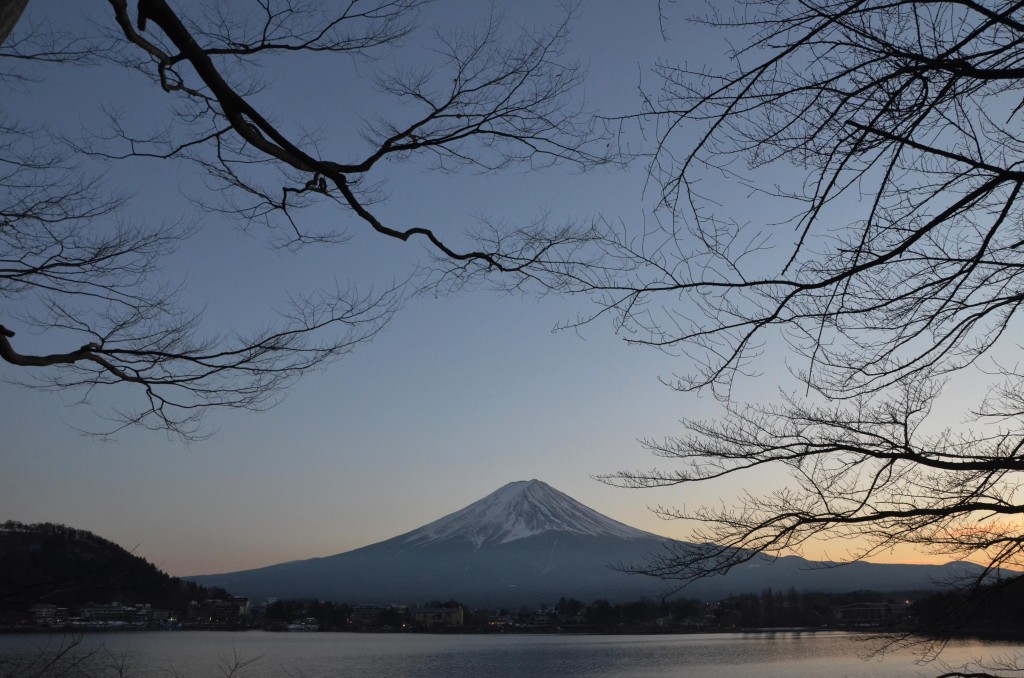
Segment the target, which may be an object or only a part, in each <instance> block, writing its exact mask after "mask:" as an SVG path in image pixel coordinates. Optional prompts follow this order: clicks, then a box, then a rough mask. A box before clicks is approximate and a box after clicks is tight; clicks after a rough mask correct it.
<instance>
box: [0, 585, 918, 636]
mask: <svg viewBox="0 0 1024 678" xmlns="http://www.w3.org/2000/svg"><path fill="white" fill-rule="evenodd" d="M912 623H913V606H912V604H911V601H909V600H899V601H896V600H891V599H881V598H880V597H879V596H877V595H872V594H870V593H868V592H859V593H851V594H812V593H805V594H797V593H796V592H795V591H790V592H788V593H786V594H782V593H779V592H772V591H771V590H770V589H769V590H765V591H764V592H762V593H761V594H744V595H739V596H731V597H730V598H728V599H726V600H721V601H716V602H703V601H698V600H677V601H658V602H655V601H651V600H644V601H635V602H631V603H619V604H614V605H613V604H611V603H609V602H608V601H607V600H596V601H593V602H592V603H591V604H589V605H587V604H584V603H582V602H581V601H578V600H575V599H572V598H564V597H563V598H561V599H560V600H559V601H558V602H557V603H556V604H555V605H554V606H550V607H549V606H548V605H540V606H539V607H537V608H530V607H527V606H523V607H521V608H520V609H518V610H513V611H510V610H506V609H489V608H480V609H474V608H469V607H466V606H464V605H462V604H460V603H459V602H457V601H454V600H451V601H448V602H443V603H442V602H439V601H431V602H429V603H427V604H425V605H422V606H421V605H356V606H349V605H345V604H336V603H332V602H329V601H309V600H305V601H304V600H290V601H280V600H274V601H268V602H265V603H261V604H256V605H254V604H252V602H251V601H250V599H249V598H245V597H234V596H228V597H222V598H215V599H210V600H204V601H192V602H190V603H189V604H188V606H187V608H186V609H184V610H181V611H173V610H167V609H163V608H155V607H153V606H151V605H149V604H148V603H133V604H122V603H118V602H111V603H88V604H86V605H81V606H78V607H70V608H69V607H63V606H59V605H56V604H49V603H40V604H36V605H32V606H31V607H29V608H28V610H27V614H26V615H25V617H24V618H23V619H22V620H21V621H20V622H17V623H15V624H13V625H8V626H7V627H5V628H6V629H7V630H31V629H36V630H53V629H72V630H105V629H106V630H122V629H123V630H132V629H138V630H143V629H175V628H187V629H208V630H225V629H236V630H238V629H266V630H271V631H293V632H298V631H307V632H309V631H349V632H417V631H419V632H435V633H436V632H441V633H445V632H448V633H506V632H511V633H696V632H713V631H736V630H742V629H746V630H751V629H766V628H804V629H819V628H820V629H825V628H836V629H864V628H874V629H897V628H907V627H908V626H909V625H911V624H912Z"/></svg>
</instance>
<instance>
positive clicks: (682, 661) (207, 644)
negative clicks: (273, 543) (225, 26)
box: [0, 631, 1024, 678]
mask: <svg viewBox="0 0 1024 678" xmlns="http://www.w3.org/2000/svg"><path fill="white" fill-rule="evenodd" d="M60 642H61V637H60V636H37V635H31V636H11V635H8V636H0V655H10V654H12V653H19V652H23V651H26V649H30V648H31V645H35V646H45V645H47V643H49V644H50V646H51V647H54V646H56V645H59V643H60ZM99 645H102V646H103V648H104V649H105V650H109V651H110V652H111V653H112V654H113V655H115V656H124V657H125V658H126V661H127V665H128V668H129V670H130V675H132V676H146V677H149V676H153V677H157V676H163V677H166V676H171V675H180V676H185V677H187V678H205V677H211V678H212V677H213V676H219V675H222V669H223V668H224V667H225V666H227V665H230V664H231V663H232V662H233V661H234V659H235V658H236V657H237V658H239V659H242V660H249V659H256V658H258V659H257V661H255V662H254V663H253V664H251V665H250V666H248V667H247V668H246V669H245V670H244V672H242V674H241V675H243V676H246V677H247V678H257V677H264V678H269V677H277V676H296V677H298V676H301V677H302V678H341V677H346V678H347V677H350V676H351V677H352V678H355V677H357V676H358V677H359V678H398V677H403V678H404V677H406V676H412V677H419V676H422V677H424V678H426V677H428V676H429V677H430V678H436V677H439V676H460V677H461V676H465V677H467V678H502V677H505V676H508V677H511V676H602V677H607V678H626V677H629V678H641V677H655V676H684V677H685V676H695V677H696V676H701V677H705V676H706V677H709V678H719V677H721V678H740V677H744V676H750V677H751V678H782V677H787V678H789V677H792V678H810V677H811V676H815V677H817V676H846V677H848V678H876V677H877V678H889V677H895V676H935V675H937V674H939V673H941V672H942V671H941V667H940V666H937V665H935V664H927V665H922V664H919V663H916V662H915V659H916V657H915V655H914V654H913V653H912V652H909V651H905V650H904V651H898V652H891V653H888V654H886V655H884V656H881V657H878V656H870V655H871V651H872V650H873V649H875V648H877V646H878V641H877V640H873V641H872V640H867V639H865V638H864V637H863V636H858V635H854V634H847V633H838V632H819V633H806V632H804V633H801V632H785V633H748V634H708V635H685V636H679V635H672V636H535V635H483V636H471V635H452V636H444V635H408V634H351V633H306V634H303V633H263V632H258V631H250V632H246V633H228V632H225V633H216V632H198V631H196V632H192V631H183V632H166V633H110V634H94V635H89V636H86V637H85V639H84V642H83V646H88V647H96V646H99ZM1019 650H1024V647H1022V646H1020V645H1014V644H1009V643H982V642H978V641H973V642H957V643H954V644H952V645H951V646H949V647H948V648H947V649H946V650H945V651H944V652H943V655H942V658H943V659H944V660H945V661H946V662H948V663H950V664H954V665H961V664H964V663H966V662H970V661H973V660H976V659H985V660H991V659H992V658H997V659H998V658H1005V657H1008V656H1012V655H1013V654H1015V653H1016V652H1017V651H1019Z"/></svg>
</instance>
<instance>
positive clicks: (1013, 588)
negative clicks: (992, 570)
mask: <svg viewBox="0 0 1024 678" xmlns="http://www.w3.org/2000/svg"><path fill="white" fill-rule="evenodd" d="M914 613H915V622H916V628H917V629H918V630H919V631H920V632H921V633H923V634H927V635H932V636H937V637H951V636H980V637H988V638H1007V639H1010V638H1014V639H1017V638H1021V639H1024V576H1017V577H1011V578H1005V579H1004V578H1000V579H998V580H996V581H990V582H988V583H987V584H985V585H982V586H975V587H971V588H969V589H960V590H956V591H951V592H946V593H942V594H938V595H934V596H930V597H928V598H925V599H923V600H921V601H920V602H919V603H917V604H916V605H915V606H914Z"/></svg>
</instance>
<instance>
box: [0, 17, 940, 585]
mask: <svg viewBox="0 0 1024 678" xmlns="http://www.w3.org/2000/svg"><path fill="white" fill-rule="evenodd" d="M507 4H508V5H510V6H511V5H514V6H515V12H516V14H515V15H514V16H513V15H511V12H512V11H513V10H512V8H511V7H510V8H508V9H507V10H506V11H507V12H508V13H510V16H509V21H510V23H511V24H513V25H514V24H515V23H516V22H524V23H525V22H527V21H529V22H536V23H542V22H543V21H544V20H545V18H546V17H550V16H552V13H551V7H552V4H553V3H550V2H547V0H529V1H527V2H517V3H507ZM679 4H680V5H682V4H685V3H679ZM65 5H66V3H64V2H60V1H59V0H33V2H32V3H30V13H31V18H32V19H33V20H41V21H55V20H57V19H55V18H54V17H55V16H58V15H59V16H60V18H61V20H68V21H72V22H74V21H80V20H81V18H80V17H70V18H69V17H68V16H65V15H63V14H61V13H60V10H62V9H66V7H65ZM105 5H106V3H103V2H97V1H95V0H94V2H92V3H83V8H81V10H80V11H82V12H84V13H86V14H91V16H93V17H94V18H97V19H98V20H100V21H109V16H108V15H109V11H108V10H107V9H106V6H105ZM503 5H504V3H497V6H498V7H503ZM482 7H483V3H475V2H445V1H441V2H439V3H438V4H437V5H436V6H435V7H434V8H433V9H432V10H431V11H430V12H429V13H428V14H427V15H426V16H425V23H426V24H427V26H428V27H429V26H431V25H435V26H442V27H447V28H450V27H452V26H456V25H460V26H461V25H472V24H473V22H474V21H480V20H481V19H482V17H483V16H484V14H482V11H481V8H482ZM666 7H668V8H669V9H670V10H671V11H672V12H673V14H671V15H670V16H669V17H668V19H669V22H670V23H669V24H667V25H668V26H669V28H670V33H669V36H668V37H669V39H668V40H667V41H666V40H664V39H663V37H662V34H661V32H660V30H659V23H658V19H659V17H658V8H657V6H656V4H655V3H653V2H650V3H640V2H629V3H626V2H617V1H613V0H593V1H591V2H587V3H585V4H584V6H583V7H582V9H581V11H580V15H579V19H578V20H577V22H576V23H575V25H574V27H573V39H572V43H571V45H570V51H571V52H573V53H574V54H577V55H578V56H579V58H580V60H581V61H582V63H583V64H584V65H585V66H586V67H587V68H588V71H589V75H588V79H587V85H586V97H587V102H588V106H590V107H592V108H595V109H600V110H603V111H608V112H611V113H619V112H624V111H629V110H633V109H634V108H635V107H636V106H637V94H636V88H637V84H638V80H639V78H640V77H641V76H643V77H644V78H645V80H647V79H650V78H651V76H650V74H649V72H648V68H649V66H650V64H652V63H653V62H654V60H655V59H657V58H669V59H671V60H673V61H677V62H682V61H685V60H689V61H690V62H692V63H699V62H702V61H706V60H708V59H709V57H714V56H715V55H717V54H721V53H722V51H723V49H724V43H723V42H722V36H717V35H707V34H704V33H701V32H699V31H697V30H696V29H694V28H693V27H690V26H688V25H687V24H685V23H684V21H683V19H684V15H685V11H684V9H683V8H681V7H679V6H676V5H666ZM403 56H406V57H407V56H408V55H403ZM415 58H422V57H415ZM269 76H270V77H269V80H270V84H271V89H272V90H273V94H274V101H275V102H276V104H277V108H276V110H275V111H274V112H275V114H276V115H277V117H278V118H279V119H280V118H289V119H290V118H295V119H298V120H302V121H303V124H304V126H308V127H309V128H315V127H318V126H321V125H323V126H325V127H326V128H327V129H328V130H329V133H330V134H336V135H337V136H338V137H339V138H343V137H344V135H345V134H346V133H352V131H353V130H355V124H354V122H353V121H354V118H353V115H354V114H356V113H365V112H366V111H364V110H363V109H362V108H360V103H361V102H362V98H361V97H363V96H365V97H367V98H369V95H368V94H366V91H364V90H365V88H366V83H365V82H359V81H342V82H336V80H337V77H335V78H334V80H332V75H331V74H325V73H322V72H319V71H316V70H315V69H305V68H302V67H301V64H295V65H294V70H289V71H288V72H284V73H272V74H269ZM347 77H349V78H352V77H354V76H353V75H352V74H351V72H350V71H349V75H348V76H347ZM27 91H28V92H30V94H31V96H26V97H21V98H19V99H18V101H17V103H15V104H13V105H14V106H15V107H16V110H17V112H18V113H19V114H21V115H24V116H28V117H30V118H35V119H38V120H40V121H46V122H47V123H50V124H55V125H60V126H63V127H64V128H65V129H71V130H75V131H81V129H83V128H90V129H95V128H96V127H97V126H99V125H102V119H101V117H100V115H99V113H100V110H101V106H102V105H107V106H112V107H114V108H116V109H118V110H119V111H121V113H120V115H122V116H124V119H125V120H127V121H129V122H132V121H139V120H143V119H145V118H146V117H147V116H148V115H150V114H151V113H152V112H153V111H156V110H158V109H160V108H161V107H164V106H167V104H168V102H167V100H166V97H163V96H162V95H160V94H159V93H154V92H153V91H152V90H151V89H149V88H148V86H147V85H146V83H144V82H143V81H142V78H141V77H140V76H138V75H137V74H131V73H126V72H123V71H119V70H117V69H115V68H111V67H94V68H87V69H74V68H71V69H69V68H54V69H49V70H47V71H46V75H45V80H44V81H42V82H39V83H35V84H31V85H30V86H29V88H28V89H27ZM72 104H73V105H72ZM334 138H335V137H331V139H334ZM109 172H110V180H111V181H114V182H122V181H123V182H124V185H125V186H126V188H129V189H130V190H131V191H132V192H133V193H134V195H135V198H134V200H133V202H132V204H131V207H130V210H131V215H132V216H133V217H135V218H140V219H141V218H145V219H166V220H171V221H173V220H175V219H177V218H178V217H180V216H182V215H185V216H187V217H192V216H195V215H196V212H195V208H194V207H193V206H192V205H191V204H190V203H189V202H188V201H187V200H186V198H185V197H184V195H188V194H189V191H194V190H195V189H196V187H197V186H199V185H200V184H199V183H198V182H199V181H200V180H201V179H200V178H199V177H198V176H197V175H195V169H194V168H190V167H187V166H186V167H184V168H183V167H181V166H176V167H175V166H171V165H170V164H169V163H164V164H160V163H158V162H131V163H123V164H119V165H117V166H113V167H111V168H110V169H109ZM390 172H391V174H390V176H389V186H388V188H389V191H390V193H391V198H390V201H389V203H388V204H387V205H386V206H383V207H382V208H381V213H382V214H384V215H385V216H387V217H388V218H389V219H392V220H393V222H394V223H396V224H400V225H402V226H408V225H409V224H411V223H413V222H421V223H422V222H425V223H427V224H430V225H439V226H442V227H447V228H453V229H455V230H458V229H460V228H462V227H463V226H469V225H471V224H472V218H473V217H474V216H475V215H478V214H484V215H487V216H490V217H493V218H497V219H502V220H506V221H509V222H511V223H515V222H519V221H525V220H529V219H532V218H534V217H536V216H537V215H538V214H540V213H542V212H543V211H550V212H551V214H552V215H553V216H554V217H556V218H560V219H561V218H572V217H582V218H589V217H592V216H594V215H596V214H603V215H604V216H605V217H606V218H609V219H612V220H622V221H623V222H625V223H630V224H635V223H640V222H641V220H642V219H644V218H645V217H647V218H649V216H648V215H647V212H646V210H648V209H649V207H650V204H649V203H650V197H651V196H650V195H649V194H645V191H644V179H645V177H644V173H643V168H642V167H637V168H634V169H633V170H631V171H629V172H619V171H613V170H607V171H599V172H594V173H591V174H586V175H580V174H578V173H576V172H574V171H572V170H570V169H566V168H552V169H549V170H545V171H543V172H534V173H529V174H528V173H524V172H523V171H521V170H515V169H513V170H511V171H510V172H504V173H500V174H496V175H487V176H478V175H441V174H438V173H429V172H424V171H423V168H422V167H418V166H416V165H415V164H409V165H408V166H396V167H393V168H392V169H391V170H390ZM190 173H192V174H190ZM183 194H184V195H183ZM328 218H329V217H328ZM201 224H202V229H201V231H200V232H199V234H198V235H197V236H196V237H195V238H193V239H192V240H190V241H189V242H187V243H185V245H184V246H183V247H182V249H181V251H180V252H178V253H177V254H176V255H175V256H174V257H173V258H171V259H170V260H169V261H168V262H167V265H166V266H165V269H164V274H165V275H166V276H167V277H168V279H170V280H175V281H180V280H184V281H185V283H186V289H185V295H186V297H187V298H188V299H189V300H191V301H193V302H194V303H195V304H197V305H200V306H205V307H206V309H207V311H206V313H207V318H208V319H210V320H211V322H212V323H215V324H217V325H219V326H231V325H233V324H237V325H242V326H244V325H245V324H246V323H254V322H255V323H256V324H258V321H259V319H260V318H266V317H268V315H267V312H268V309H272V308H274V305H275V303H279V302H280V301H281V300H282V299H283V298H284V296H283V294H284V293H285V292H286V291H301V290H307V289H315V288H316V286H318V285H324V284H328V285H329V284H331V282H332V281H333V280H334V279H335V278H337V279H340V280H353V281H356V282H360V283H361V284H363V285H366V284H370V283H373V284H377V285H381V284H386V283H387V282H388V281H390V280H393V279H400V278H402V277H403V276H404V275H405V274H407V273H408V271H409V270H411V267H412V266H413V265H414V264H415V262H417V261H421V260H423V258H424V257H423V253H424V249H423V247H422V245H420V244H418V243H406V244H402V243H397V242H387V241H384V240H382V239H381V238H380V237H378V236H372V235H366V234H360V233H357V234H356V237H355V238H354V239H353V241H352V242H351V243H349V244H348V245H346V246H345V247H343V248H335V249H331V250H321V251H312V250H310V251H303V252H300V253H298V254H289V253H284V252H279V251H273V250H269V249H268V248H267V247H266V246H265V242H266V238H265V234H264V233H261V232H253V233H250V234H242V233H240V232H239V231H238V228H237V225H236V224H233V223H228V222H225V221H223V220H222V219H220V218H218V217H216V216H213V215H205V216H203V217H202V222H201ZM588 310H590V307H589V305H588V302H587V300H585V299H565V298H545V299H539V300H538V299H536V298H530V297H517V296H509V295H500V294H495V293H492V292H489V291H487V290H469V291H465V292H462V293H459V294H456V295H453V296H450V297H445V298H431V297H418V298H413V299H410V300H409V301H408V302H407V303H406V305H405V308H404V309H403V310H402V311H401V312H400V313H399V314H398V316H397V317H396V319H395V320H394V321H393V323H392V324H391V325H390V326H389V327H388V329H387V330H386V332H385V333H384V334H383V335H382V336H380V337H379V338H377V339H376V340H375V341H374V342H372V343H370V344H366V345H363V346H361V347H359V348H358V349H357V351H356V352H355V353H354V354H352V355H351V356H349V357H347V358H345V359H343V360H341V361H340V362H338V363H336V364H334V365H332V366H331V367H329V368H328V369H327V370H326V371H323V372H319V373H316V374H312V375H309V376H307V377H306V378H304V379H303V380H301V381H300V382H299V383H298V384H296V385H295V386H294V387H292V388H291V389H290V391H289V392H288V394H287V397H286V399H285V400H284V401H283V402H282V403H281V404H280V405H278V406H277V407H276V408H274V409H272V410H270V411H268V412H262V413H251V412H241V411H229V412H219V413H213V414H211V415H210V416H209V418H208V420H207V421H208V424H209V426H210V427H211V428H213V429H215V430H216V435H214V436H213V437H211V438H210V439H209V440H205V441H202V442H196V443H192V444H189V445H186V444H184V443H182V442H180V441H178V440H173V439H168V438H167V437H166V436H165V435H163V434H160V433H152V432H146V431H135V430H133V431H127V432H125V433H123V434H121V435H120V436H119V437H118V438H117V440H116V441H114V442H100V441H98V440H97V439H95V438H91V437H86V436H82V435H80V434H78V433H77V432H76V429H78V428H86V429H89V428H95V424H97V422H98V419H97V418H98V417H99V416H100V415H99V412H98V410H97V409H94V408H90V407H82V406H73V404H72V399H71V398H64V397H62V396H61V395H60V394H54V393H47V392H41V391H32V390H27V389H24V388H20V387H17V386H12V385H7V384H0V402H2V403H3V404H4V406H3V407H2V408H0V431H2V432H3V435H2V438H3V440H2V442H0V459H2V466H0V517H3V518H5V519H13V520H19V521H23V522H42V521H51V522H58V523H64V524H67V525H71V526H74V527H78V528H83V529H88V530H92V531H94V532H96V533H98V534H100V535H101V536H103V537H106V538H108V539H111V540H113V541H115V542H117V543H119V544H121V545H123V546H125V547H126V548H129V549H132V550H134V551H135V552H136V553H138V554H139V555H142V556H144V557H146V558H148V559H149V560H151V561H153V562H154V563H156V564H157V565H158V566H160V567H161V568H163V569H165V570H167V571H168V572H170V573H172V574H176V575H187V574H199V573H212V572H219V571H227V570H236V569H243V568H249V567H257V566H262V565H269V564H272V563H277V562H281V561H287V560H295V559H302V558H309V557H313V556H322V555H328V554H332V553H338V552H341V551H346V550H349V549H352V548H356V547H359V546H363V545H366V544H369V543H372V542H375V541H379V540H382V539H386V538H389V537H391V536H394V535H396V534H399V533H402V532H405V531H408V530H411V529H414V528H416V527H418V526H420V525H422V524H424V523H426V522H429V521H431V520H434V519H436V518H438V517H440V516H442V515H444V514H447V513H449V512H452V511H455V510H457V509H459V508H462V507H463V506H465V505H466V504H468V503H470V502H472V501H475V500H476V499H479V498H480V497H482V496H484V495H485V494H487V493H489V492H491V491H493V490H495V489H497V488H498V487H500V486H502V485H504V484H505V483H508V482H511V481H514V480H524V479H530V478H538V479H541V480H544V481H546V482H548V483H550V484H551V485H553V486H554V487H556V488H558V489H559V490H562V491H563V492H566V493H567V494H569V495H570V496H573V497H574V498H576V499H578V500H580V501H582V502H583V503H585V504H587V505H589V506H591V507H592V508H594V509H596V510H598V511H600V512H602V513H605V514H607V515H609V516H611V517H613V518H615V519H617V520H620V521H622V522H625V523H628V524H630V525H633V526H636V527H639V528H642V529H646V530H650V531H652V532H656V533H659V534H664V535H668V536H672V537H685V534H686V532H685V526H683V525H679V524H676V523H666V522H662V521H660V520H658V519H657V518H656V517H655V516H654V515H653V514H652V513H651V512H650V511H649V510H648V506H651V505H658V504H664V505H676V506H689V507H693V506H696V505H698V504H702V503H717V502H719V501H720V500H724V501H727V502H728V501H731V499H732V498H733V497H735V496H736V495H737V493H738V492H739V491H740V490H741V489H742V488H743V483H751V482H753V479H752V478H751V477H749V476H747V477H743V478H737V479H735V480H730V481H723V482H721V483H719V484H717V485H712V484H708V485H701V486H695V487H686V488H679V489H668V490H646V491H637V490H623V489H616V488H611V487H608V486H605V485H602V484H601V483H599V482H597V481H595V480H593V479H592V478H591V476H592V475H594V474H601V473H609V472H614V471H617V470H622V469H632V468H650V467H652V466H655V465H656V464H657V463H658V461H659V460H656V459H654V458H652V457H651V456H650V455H649V454H648V453H647V452H645V451H644V450H643V449H642V447H641V445H639V444H638V442H637V439H638V438H642V437H652V438H659V437H661V436H664V435H668V434H671V433H676V432H678V428H679V427H678V425H677V420H678V418H679V417H680V416H682V415H684V414H685V415H686V416H690V417H693V416H702V415H704V414H706V415H708V416H712V415H714V414H716V413H717V412H718V411H719V410H718V405H717V404H716V403H715V402H714V401H713V399H711V398H710V397H700V396H697V395H690V394H686V395H684V394H679V393H675V392H673V391H671V390H670V389H668V388H667V387H665V386H663V385H662V384H661V383H660V382H659V377H667V378H670V377H671V375H672V373H673V372H678V373H683V372H686V371H687V370H688V369H689V367H688V366H687V365H686V364H684V363H681V362H680V359H678V358H673V357H671V356H667V355H664V354H661V353H658V352H656V351H651V350H644V349H637V348H630V347H629V346H627V345H626V344H624V343H623V342H622V340H621V338H619V337H616V336H615V335H614V333H613V331H612V328H611V326H610V325H609V324H608V323H607V322H603V321H599V322H597V323H595V324H593V325H592V326H589V327H586V328H584V329H583V331H582V332H580V333H572V332H560V333H554V332H552V331H551V330H552V328H553V327H554V326H555V325H557V324H558V323H559V322H562V321H564V320H566V319H570V318H573V317H575V316H576V315H577V313H581V312H582V313H586V312H587V311H588ZM27 337H28V333H27V332H26V333H25V334H24V335H21V334H19V339H24V338H27ZM28 348H29V347H27V346H26V347H25V348H24V349H23V350H28ZM776 363H778V361H776ZM778 367H779V365H778V364H775V365H771V366H769V367H768V371H767V372H766V374H765V376H763V377H761V378H760V379H758V380H756V381H752V382H750V383H747V384H745V385H744V388H745V392H746V393H747V394H748V396H749V397H750V398H751V399H758V398H762V399H767V398H771V397H773V395H774V393H775V392H776V389H777V379H778V378H779V377H778V375H779V374H780V373H781V370H779V369H777V368H778ZM16 369H17V368H13V367H11V366H9V365H6V364H0V377H9V376H11V374H12V371H13V370H16ZM783 480H784V478H783V476H782V475H781V474H777V475H773V474H772V473H768V474H765V473H763V472H761V473H759V474H758V476H757V483H759V485H758V486H756V487H755V486H752V485H747V486H746V488H747V489H751V490H755V491H756V490H757V489H759V488H766V487H772V486H774V485H777V484H779V483H781V482H782V481H783ZM835 555H841V554H835ZM892 559H895V560H900V559H902V560H908V559H913V560H920V559H921V558H920V557H919V556H914V555H912V554H907V553H900V554H894V555H893V556H892Z"/></svg>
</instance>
